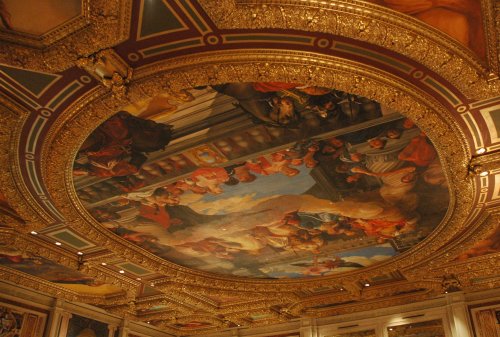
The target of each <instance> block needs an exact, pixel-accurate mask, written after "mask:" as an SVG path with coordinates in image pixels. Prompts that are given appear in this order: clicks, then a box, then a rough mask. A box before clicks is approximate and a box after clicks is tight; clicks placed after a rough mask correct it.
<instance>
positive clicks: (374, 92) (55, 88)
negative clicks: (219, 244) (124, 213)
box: [0, 0, 500, 333]
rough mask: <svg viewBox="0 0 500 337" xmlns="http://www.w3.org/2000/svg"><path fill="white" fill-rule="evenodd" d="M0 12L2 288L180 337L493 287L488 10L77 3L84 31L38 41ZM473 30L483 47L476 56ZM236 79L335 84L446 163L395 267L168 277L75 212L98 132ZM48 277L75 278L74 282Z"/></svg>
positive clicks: (496, 141) (78, 24)
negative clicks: (432, 209) (26, 289)
mask: <svg viewBox="0 0 500 337" xmlns="http://www.w3.org/2000/svg"><path fill="white" fill-rule="evenodd" d="M459 2H460V1H459ZM9 3H10V2H9V1H7V0H4V1H0V5H1V6H0V14H1V16H2V19H3V21H2V22H3V25H2V29H1V31H0V38H1V39H2V41H1V45H0V49H1V51H2V52H1V53H0V93H1V96H0V101H1V102H2V106H1V107H0V122H1V123H0V125H1V127H0V144H1V145H0V149H1V151H0V160H2V162H3V163H6V165H5V167H7V169H4V170H3V171H2V172H1V173H0V182H1V184H0V191H1V193H2V198H1V203H0V220H1V223H0V226H2V227H0V233H1V235H0V238H1V243H2V248H1V250H2V251H1V252H0V259H1V261H2V263H1V266H0V267H1V270H0V272H1V273H2V275H3V276H5V277H3V278H4V279H6V280H10V281H12V282H17V283H19V284H21V285H25V286H32V287H33V286H34V284H38V286H37V287H38V288H37V289H39V290H43V291H45V292H48V293H51V294H60V296H64V297H65V298H67V299H71V300H78V301H83V302H87V303H91V304H95V305H99V306H102V307H105V308H106V309H108V310H109V311H111V312H115V313H120V314H124V313H128V314H130V315H132V317H134V318H135V319H138V320H143V321H150V322H152V323H153V324H155V325H157V326H158V327H161V328H163V329H165V330H166V331H171V332H175V333H177V332H179V331H182V332H183V333H195V332H197V333H202V332H206V331H210V330H213V329H216V328H219V329H221V328H227V327H234V326H238V325H246V326H249V325H259V324H269V323H273V322H280V321H283V320H287V319H291V318H295V317H300V316H307V315H314V316H327V315H333V314H338V313H346V312H352V311H356V310H366V309H367V308H377V307H382V306H388V305H392V304H399V303H405V302H409V301H416V300H420V299H426V298H432V297H435V296H438V295H439V294H440V293H442V292H443V291H447V289H443V284H444V285H445V288H446V286H449V284H454V285H455V286H456V288H460V289H464V290H470V291H472V290H478V289H485V288H492V287H498V285H499V275H498V272H497V270H498V268H497V267H498V254H499V252H498V247H497V246H498V240H497V238H498V222H499V217H498V210H499V202H500V190H499V189H500V169H499V167H500V165H499V162H500V159H499V152H498V151H499V150H500V136H499V133H500V131H499V130H500V117H499V115H500V92H499V80H498V70H499V68H498V45H497V43H498V41H497V40H498V29H499V27H497V26H495V22H496V23H497V25H498V22H499V20H498V15H499V14H498V13H499V12H500V7H498V6H499V5H498V4H495V3H494V2H493V1H489V0H482V1H481V2H480V5H481V6H480V9H479V8H476V7H474V8H472V9H470V11H469V12H464V9H463V8H455V9H450V8H449V7H447V5H440V4H439V1H437V2H436V6H435V8H427V7H425V6H424V8H419V9H418V10H413V9H411V8H406V9H405V8H401V7H398V6H397V5H394V4H392V3H393V1H387V0H386V1H377V3H376V4H374V3H372V2H364V1H354V0H351V1H347V0H342V1H331V2H329V3H328V4H326V3H324V2H316V1H306V2H305V1H267V0H262V1H257V0H256V1H240V0H225V1H211V0H210V1H209V0H198V1H195V0H182V1H170V0H153V1H149V0H148V1H139V0H138V1H132V2H126V1H118V0H116V1H91V2H87V1H83V2H81V8H82V10H81V13H80V14H79V15H78V16H77V17H74V16H73V15H71V16H68V17H71V18H70V19H68V20H66V19H64V20H63V19H61V20H60V22H61V25H60V26H58V27H55V28H53V27H50V29H49V30H48V31H47V29H46V30H45V31H43V33H40V34H39V36H35V35H33V34H32V35H30V34H26V32H23V31H22V28H18V29H16V27H17V26H16V24H15V22H16V21H15V20H14V19H15V15H16V12H15V8H14V7H10V8H11V9H12V13H9V12H8V10H9ZM463 3H464V4H466V3H467V1H463ZM478 3H479V2H478ZM74 4H75V6H76V7H78V6H79V5H80V3H79V2H78V1H75V3H74ZM391 6H392V7H391ZM464 6H465V5H464ZM495 6H496V7H495ZM76 7H75V8H76ZM447 10H448V11H449V10H453V11H455V12H456V13H462V14H460V15H462V16H460V15H458V16H457V18H456V19H457V20H459V21H460V20H464V18H465V19H466V20H467V24H466V25H464V26H463V27H462V28H463V30H462V31H458V32H457V31H451V32H450V31H446V28H444V27H442V26H440V23H439V20H438V19H439V15H444V14H443V12H446V11H447ZM398 11H399V12H398ZM478 11H479V12H478ZM401 12H403V13H401ZM404 13H407V14H411V15H413V17H412V16H410V15H407V14H404ZM466 14H467V15H466ZM9 15H10V16H11V20H10V21H9V20H7V18H8V17H9ZM54 15H55V14H54ZM61 18H64V15H62V16H61ZM478 18H479V19H478ZM426 20H427V21H426ZM6 23H7V24H6ZM9 23H10V24H9ZM429 24H430V25H429ZM431 25H433V26H434V27H431ZM439 28H441V29H442V30H444V32H443V31H440V30H438V29H439ZM465 30H467V32H468V34H465V33H464V31H465ZM478 32H479V33H478ZM450 34H451V36H450ZM477 34H479V35H480V36H482V41H484V43H483V44H482V46H483V47H484V48H477V46H475V45H474V44H472V43H471V42H470V37H471V36H478V35H477ZM466 35H467V36H468V39H466V38H464V36H466ZM471 48H472V49H471ZM234 82H281V83H283V82H285V83H292V84H293V83H300V84H302V85H305V86H315V87H326V88H334V89H336V90H340V91H342V92H347V93H350V94H353V95H357V96H363V97H366V98H367V99H370V100H375V101H377V102H379V103H380V104H382V106H384V107H387V108H390V109H392V110H395V111H397V112H399V113H401V114H402V115H404V116H406V117H409V118H411V119H412V120H413V121H414V122H415V123H416V124H417V126H418V127H419V128H420V129H421V130H422V131H424V132H425V134H426V135H427V136H428V138H429V139H430V140H431V141H432V143H433V144H434V146H435V148H436V150H437V152H438V153H439V157H440V159H441V163H442V165H443V171H444V173H445V175H446V177H447V180H448V184H449V189H448V190H449V194H450V207H449V209H448V212H447V214H446V216H445V219H444V220H443V221H442V222H441V223H440V224H439V225H438V226H437V229H436V231H434V232H433V233H432V234H430V235H429V236H428V238H427V239H425V240H424V241H422V242H420V243H418V244H417V245H416V246H415V247H414V248H412V249H410V250H408V251H406V252H404V253H403V254H401V255H399V256H398V257H395V258H392V259H389V260H388V261H386V262H382V263H380V264H378V265H374V266H370V267H367V268H364V269H362V270H354V271H350V272H347V273H340V274H338V275H330V276H323V277H317V278H313V279H311V280H306V281H303V280H301V281H300V282H297V281H294V280H267V279H261V280H256V279H252V278H239V277H231V276H221V275H215V274H210V273H207V272H203V271H195V270H192V269H190V268H185V267H182V266H179V265H177V264H174V263H171V262H169V261H166V260H164V259H161V258H158V256H156V255H154V254H152V253H151V252H148V251H146V250H144V249H142V248H141V247H139V246H136V245H132V244H130V242H128V241H127V240H125V239H123V237H122V238H120V237H118V236H117V235H114V234H113V233H112V232H110V231H109V230H107V229H106V228H105V227H104V226H102V224H99V223H98V222H97V221H96V220H95V218H93V217H92V216H91V215H90V214H89V212H88V211H87V210H85V208H84V203H82V201H81V200H80V199H79V197H78V195H77V194H76V192H75V186H74V182H75V181H77V179H76V178H75V177H74V176H73V166H74V160H75V158H77V154H78V152H79V149H80V147H81V146H82V144H83V143H84V141H85V139H86V138H87V137H88V136H89V135H90V134H91V133H92V131H93V130H95V129H96V128H97V127H98V126H99V125H100V124H101V123H102V122H104V121H106V120H107V119H108V118H110V117H111V116H113V115H114V114H115V113H116V112H117V111H120V110H121V109H122V108H123V107H125V106H127V105H130V104H136V105H137V106H138V105H139V103H138V102H141V101H144V100H145V99H152V98H155V97H159V96H158V95H160V94H161V95H163V96H162V97H164V98H165V97H167V98H166V100H167V101H168V102H170V103H169V104H172V102H181V103H179V105H182V97H184V96H183V95H186V91H185V90H186V89H192V88H197V87H202V86H207V85H210V86H215V85H218V84H224V83H234ZM176 100H177V101H176ZM176 104H178V103H176ZM163 108H164V109H165V106H163ZM175 108H177V106H175V107H174V108H173V109H175ZM193 116H195V114H194V113H193ZM193 118H195V117H193ZM196 118H199V117H196ZM197 121H198V122H200V121H203V120H201V119H200V120H197ZM224 125H225V124H224ZM237 126H238V125H237V124H234V125H233V126H232V127H237ZM174 131H175V128H174ZM168 146H174V145H172V144H170V145H168ZM176 146H177V145H176ZM167 148H168V147H167ZM80 195H81V194H80ZM55 242H59V243H61V245H55V244H54V243H55ZM77 252H81V253H83V255H79V254H77ZM44 271H52V272H53V274H54V275H56V274H57V273H62V274H66V275H69V274H71V273H73V274H74V275H73V274H72V278H73V279H74V283H73V286H68V285H67V283H68V282H66V284H65V286H64V285H61V284H62V283H64V282H62V281H61V279H58V278H57V277H51V274H50V273H45V274H44ZM42 276H45V278H44V277H42ZM52 276H53V275H52ZM443 280H447V282H443ZM450 280H452V281H453V282H451V281H450ZM69 283H71V282H69ZM365 284H370V287H367V286H365ZM90 285H92V286H93V288H94V292H90V291H89V290H88V289H87V288H85V286H88V287H90ZM277 287H279V290H278V289H277ZM99 289H100V290H99ZM98 290H99V291H98ZM242 305H245V307H246V309H245V311H244V312H242V311H241V306H242Z"/></svg>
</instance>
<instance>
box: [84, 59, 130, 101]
mask: <svg viewBox="0 0 500 337" xmlns="http://www.w3.org/2000/svg"><path fill="white" fill-rule="evenodd" d="M76 64H77V65H78V66H79V67H80V68H82V69H84V70H85V71H87V72H88V73H89V74H90V75H91V76H92V77H94V78H95V79H97V80H98V81H99V82H101V83H102V84H103V85H104V86H105V87H106V88H109V89H110V90H111V92H112V94H113V96H114V97H116V98H119V99H124V98H125V96H126V93H127V86H128V84H129V83H130V80H131V79H132V74H133V71H132V68H130V67H129V66H128V64H127V63H126V62H125V61H124V60H123V59H122V58H121V57H120V56H118V55H117V54H116V53H115V51H114V50H113V49H105V50H101V51H98V52H97V53H95V54H92V55H89V56H86V57H80V58H79V59H78V60H77V63H76Z"/></svg>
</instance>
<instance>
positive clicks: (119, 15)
mask: <svg viewBox="0 0 500 337" xmlns="http://www.w3.org/2000/svg"><path fill="white" fill-rule="evenodd" d="M82 7H83V8H84V9H83V15H82V16H81V18H80V19H77V20H75V21H74V22H73V24H70V25H63V26H61V27H59V28H58V29H56V30H55V31H54V32H53V33H51V34H53V35H49V36H48V37H47V39H45V40H44V39H42V43H41V45H40V44H39V43H36V44H33V43H32V42H31V40H30V39H28V38H20V36H19V34H14V35H12V36H11V37H9V36H8V35H5V34H3V35H1V36H0V39H1V38H3V39H6V38H7V39H8V40H7V41H3V42H2V46H1V47H0V63H4V64H7V65H11V66H16V67H21V68H25V69H31V70H38V71H49V72H60V71H63V70H65V69H67V68H70V67H72V66H74V64H75V62H76V61H77V59H78V58H79V57H81V56H84V55H90V54H93V53H95V52H96V51H98V50H101V49H105V48H109V47H112V46H115V45H117V44H118V43H120V42H122V41H124V40H125V39H126V38H127V37H128V33H129V27H130V20H131V12H132V9H131V7H132V1H127V0H92V1H89V0H85V1H83V4H82ZM82 26H83V28H82ZM80 28H81V29H80ZM75 29H77V30H76V32H75ZM11 41H12V42H11ZM19 43H24V44H28V45H29V46H24V45H22V44H19Z"/></svg>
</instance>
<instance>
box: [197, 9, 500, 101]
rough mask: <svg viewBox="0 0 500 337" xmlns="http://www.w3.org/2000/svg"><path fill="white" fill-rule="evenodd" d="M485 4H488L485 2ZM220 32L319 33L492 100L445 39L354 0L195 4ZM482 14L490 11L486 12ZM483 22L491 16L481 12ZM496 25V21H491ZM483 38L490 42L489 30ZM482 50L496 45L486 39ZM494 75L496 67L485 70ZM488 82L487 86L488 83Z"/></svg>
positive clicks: (491, 87) (463, 51) (469, 61)
mask: <svg viewBox="0 0 500 337" xmlns="http://www.w3.org/2000/svg"><path fill="white" fill-rule="evenodd" d="M485 1H488V2H490V3H491V0H485ZM198 2H199V3H200V4H201V5H202V7H203V8H204V9H205V11H206V12H207V13H208V15H209V16H210V18H211V19H212V20H213V21H214V23H215V24H216V25H217V27H218V28H221V29H238V28H240V29H264V28H278V29H294V30H300V31H308V32H321V33H328V34H332V35H337V36H343V37H348V38H352V39H355V40H359V41H363V42H368V43H371V44H373V45H375V46H381V47H384V48H386V49H388V50H391V51H394V52H396V53H398V54H401V55H404V56H406V57H409V58H410V59H413V60H414V61H416V62H419V63H421V64H423V65H425V66H426V67H427V68H429V69H431V70H433V71H435V72H436V73H437V74H439V75H440V76H442V77H443V78H445V79H447V80H448V81H449V82H450V83H452V84H453V85H454V86H455V87H456V88H458V89H459V90H460V91H461V92H463V93H464V94H465V95H466V96H468V97H469V98H470V99H476V100H478V99H481V98H484V97H491V96H494V95H496V94H498V92H499V90H500V81H499V80H498V78H497V79H495V78H494V77H493V78H492V77H491V76H490V71H491V70H488V69H486V68H485V67H484V66H482V65H481V62H479V60H478V57H477V56H476V55H474V54H473V52H471V51H470V50H469V49H468V48H466V47H464V46H462V45H460V44H459V43H458V42H456V41H455V40H454V39H452V38H451V37H449V36H448V35H446V34H444V33H442V32H440V31H437V30H436V29H433V28H431V27H429V26H427V25H426V24H424V23H422V22H420V21H419V20H417V19H414V18H412V17H408V16H405V15H403V14H401V13H398V12H395V11H393V10H390V9H388V8H383V7H380V6H377V5H373V4H370V3H366V2H363V1H358V0H336V1H329V2H325V1H315V0H310V1H306V2H304V1H300V0H288V1H279V0H222V1H217V2H213V1H211V0H199V1H198ZM487 8H488V9H490V8H493V5H490V6H487ZM485 14H486V15H487V18H490V17H491V14H490V13H488V12H485ZM497 22H498V21H497ZM487 28H489V29H490V30H492V31H490V32H489V35H490V36H491V35H493V36H495V32H494V28H493V25H492V24H488V25H487ZM487 43H488V50H490V52H491V51H493V52H492V54H493V55H494V56H495V55H496V52H495V51H496V49H497V45H496V44H495V40H494V39H493V38H490V39H488V41H487ZM490 66H491V67H493V71H496V72H498V71H499V69H498V62H497V63H493V64H490ZM488 80H490V81H489V82H488Z"/></svg>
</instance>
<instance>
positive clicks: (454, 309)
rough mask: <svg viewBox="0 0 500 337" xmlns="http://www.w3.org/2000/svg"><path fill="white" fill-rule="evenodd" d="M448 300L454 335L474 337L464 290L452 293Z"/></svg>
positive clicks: (456, 336) (454, 336) (453, 336)
mask: <svg viewBox="0 0 500 337" xmlns="http://www.w3.org/2000/svg"><path fill="white" fill-rule="evenodd" d="M446 300H447V302H448V304H447V306H446V308H447V312H448V317H449V319H450V330H451V335H452V337H473V334H472V328H471V324H470V321H469V315H468V312H467V305H466V304H465V296H464V294H463V292H454V293H450V294H448V295H446Z"/></svg>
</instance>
